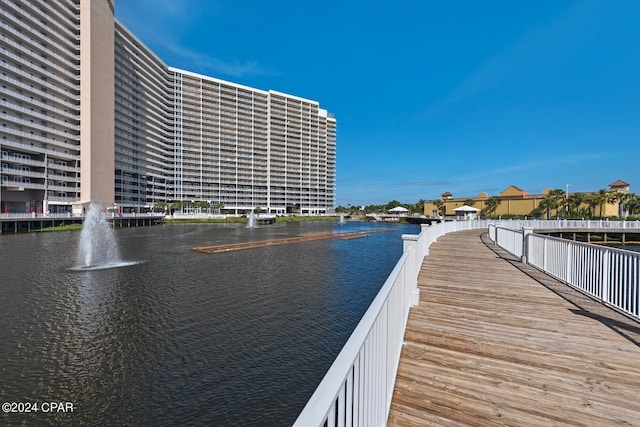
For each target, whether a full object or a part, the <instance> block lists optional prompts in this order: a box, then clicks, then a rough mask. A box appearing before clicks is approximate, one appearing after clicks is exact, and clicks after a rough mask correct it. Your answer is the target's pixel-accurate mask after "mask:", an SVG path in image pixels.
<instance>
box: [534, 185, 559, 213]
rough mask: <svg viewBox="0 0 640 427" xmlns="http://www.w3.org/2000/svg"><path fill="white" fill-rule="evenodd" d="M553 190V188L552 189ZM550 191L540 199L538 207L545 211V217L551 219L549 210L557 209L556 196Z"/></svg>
mask: <svg viewBox="0 0 640 427" xmlns="http://www.w3.org/2000/svg"><path fill="white" fill-rule="evenodd" d="M554 191H555V190H554ZM551 193H552V191H551V192H549V193H547V195H546V196H544V199H542V200H541V201H540V204H539V205H538V209H544V210H546V212H547V219H551V211H552V210H553V209H555V210H556V212H557V211H558V206H559V203H558V197H557V195H555V194H551Z"/></svg>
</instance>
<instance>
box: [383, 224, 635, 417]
mask: <svg viewBox="0 0 640 427" xmlns="http://www.w3.org/2000/svg"><path fill="white" fill-rule="evenodd" d="M481 233H482V232H481V231H476V230H473V231H464V232H458V233H452V234H448V235H446V236H443V237H441V238H440V239H439V241H438V242H436V243H435V244H434V245H432V247H431V248H430V255H429V256H428V257H426V258H425V261H424V263H423V265H422V268H421V271H420V275H419V278H418V282H419V284H418V285H419V287H420V305H419V306H417V307H413V308H412V309H411V312H410V314H409V323H408V326H407V331H406V333H405V341H406V345H405V347H404V348H403V351H402V356H401V360H400V365H399V367H398V375H397V381H396V386H395V390H394V395H393V400H392V404H391V411H390V415H389V419H388V425H389V426H394V427H395V426H424V425H441V426H468V425H473V426H488V425H511V426H549V425H557V426H564V425H566V426H610V425H621V426H640V344H639V343H640V325H639V324H638V323H636V322H634V321H632V320H629V319H627V318H625V317H624V316H622V315H620V314H619V313H616V312H614V311H612V310H610V309H608V308H606V307H604V306H601V305H599V304H597V303H595V302H594V301H592V300H590V299H588V298H586V297H584V296H582V295H581V294H579V293H577V292H575V291H572V290H570V289H567V287H566V286H565V285H562V284H558V283H557V282H556V283H555V284H553V285H549V284H548V283H546V281H547V280H552V279H549V278H546V279H544V278H542V279H541V278H540V277H536V276H537V275H536V274H532V273H531V272H529V273H528V274H525V272H523V271H522V268H517V267H518V265H517V263H515V262H514V261H513V260H510V259H509V257H508V256H506V255H504V253H501V251H499V250H493V248H491V247H488V246H487V245H485V243H483V241H482V240H481V239H480V234H481ZM544 277H546V276H544ZM554 282H555V281H554ZM556 286H557V288H556ZM572 292H573V294H572Z"/></svg>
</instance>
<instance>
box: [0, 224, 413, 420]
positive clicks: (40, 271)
mask: <svg viewBox="0 0 640 427" xmlns="http://www.w3.org/2000/svg"><path fill="white" fill-rule="evenodd" d="M374 227H390V228H392V231H391V232H386V233H373V234H371V235H369V237H367V238H363V239H356V240H324V241H316V242H308V243H300V244H295V245H286V246H278V247H272V248H263V249H254V250H246V251H238V252H231V253H225V254H217V255H210V254H203V253H199V252H194V251H191V250H190V248H191V247H195V246H204V245H214V244H218V243H227V242H236V241H249V240H262V239H267V238H278V237H285V236H290V235H296V234H299V233H311V232H324V231H334V230H335V231H351V230H356V229H363V228H374ZM418 232H419V228H418V227H417V226H411V225H393V226H390V225H377V224H364V223H347V224H345V225H338V224H333V223H295V224H286V225H280V224H277V225H273V226H265V227H261V228H258V229H246V228H244V226H239V225H234V226H218V225H214V226H212V225H162V226H154V227H141V228H131V229H118V230H116V235H117V240H118V243H119V245H120V252H121V256H122V258H123V259H125V260H129V261H139V263H137V264H135V265H132V266H129V267H123V268H118V269H111V270H100V271H89V272H74V271H71V270H70V268H71V267H72V266H73V265H74V263H75V260H76V253H77V247H78V237H79V232H57V233H32V234H21V235H7V234H4V235H2V236H0V291H1V292H2V298H1V299H0V342H1V344H0V402H7V401H9V402H37V403H42V402H51V401H55V402H59V401H62V402H72V403H73V404H74V412H73V413H71V414H69V413H67V414H64V413H58V414H52V413H46V414H45V413H42V412H40V413H35V414H34V413H32V414H24V415H20V414H2V415H0V417H2V418H1V424H3V425H18V424H27V425H54V424H55V425H60V424H65V425H105V424H107V425H109V424H111V425H113V424H116V425H123V424H127V425H131V424H134V425H135V424H143V425H290V424H291V423H292V422H293V421H294V420H295V418H296V416H297V414H298V413H299V412H300V410H301V409H302V407H303V406H304V404H305V403H306V401H307V400H308V398H309V397H310V395H311V394H312V393H313V391H314V390H315V388H316V386H317V384H318V382H319V381H320V379H321V378H322V377H323V375H324V373H325V372H326V370H327V369H328V368H329V366H330V365H331V363H332V361H333V359H334V358H335V356H336V355H337V353H338V351H339V350H340V349H341V347H342V345H343V344H344V342H345V341H346V339H347V338H348V336H349V334H350V333H351V331H352V330H353V328H354V327H355V325H356V324H357V322H358V320H359V319H360V317H361V316H362V314H363V313H364V311H365V310H366V308H367V307H368V305H369V303H370V302H371V300H372V299H373V297H374V296H375V294H376V293H377V291H378V290H379V288H380V286H381V285H382V284H383V282H384V280H385V279H386V277H387V276H388V274H389V273H390V272H391V270H392V268H393V266H394V265H395V263H396V262H397V260H398V258H399V257H400V255H401V252H402V240H401V238H400V235H401V234H405V233H413V234H415V233H418Z"/></svg>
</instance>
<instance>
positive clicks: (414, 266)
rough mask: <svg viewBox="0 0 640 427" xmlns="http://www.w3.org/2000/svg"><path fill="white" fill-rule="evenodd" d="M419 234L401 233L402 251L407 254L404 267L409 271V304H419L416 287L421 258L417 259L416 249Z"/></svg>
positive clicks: (417, 252) (418, 290) (418, 294)
mask: <svg viewBox="0 0 640 427" xmlns="http://www.w3.org/2000/svg"><path fill="white" fill-rule="evenodd" d="M419 237H420V236H419V235H415V234H403V235H402V252H403V253H406V254H408V255H409V258H408V262H407V265H406V268H407V269H408V272H409V277H410V281H411V282H410V284H409V288H410V289H411V305H412V306H414V305H418V304H420V289H418V273H419V272H420V266H421V264H422V260H421V259H419V258H420V257H419V256H418V255H419V251H418V238H419Z"/></svg>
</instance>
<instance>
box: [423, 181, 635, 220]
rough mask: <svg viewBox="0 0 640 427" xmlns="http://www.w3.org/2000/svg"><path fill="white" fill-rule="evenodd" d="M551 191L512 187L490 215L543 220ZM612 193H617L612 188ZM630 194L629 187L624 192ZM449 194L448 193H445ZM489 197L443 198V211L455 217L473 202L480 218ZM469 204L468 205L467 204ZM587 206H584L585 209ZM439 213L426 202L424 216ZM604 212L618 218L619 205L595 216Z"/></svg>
mask: <svg viewBox="0 0 640 427" xmlns="http://www.w3.org/2000/svg"><path fill="white" fill-rule="evenodd" d="M549 191H551V190H550V189H547V190H544V191H543V192H542V194H535V195H529V194H528V193H527V192H526V191H524V190H521V189H520V188H518V187H516V186H514V185H511V186H509V187H507V188H506V189H505V190H503V191H502V192H501V193H500V194H499V195H498V197H500V199H501V202H500V204H499V205H498V206H497V207H496V209H495V211H494V212H492V213H491V214H490V216H492V217H497V216H508V215H517V216H529V217H534V216H539V217H542V218H546V215H547V213H546V211H545V210H540V209H539V208H538V207H539V206H540V202H541V201H542V200H543V199H544V197H545V196H546V195H547V194H548V192H549ZM610 191H616V190H615V189H613V188H611V190H610ZM623 191H626V192H628V191H629V189H628V187H627V188H626V189H625V190H623ZM445 194H448V193H445ZM487 199H488V196H487V194H486V193H480V194H479V195H478V196H476V197H464V198H463V197H456V198H453V197H443V199H441V200H442V201H443V202H444V206H443V209H442V210H443V211H444V213H445V215H446V216H453V215H454V209H455V208H458V207H460V206H463V205H464V204H465V202H468V201H470V200H471V201H473V204H471V206H472V207H474V208H478V209H480V211H479V213H478V216H484V215H486V213H485V209H486V206H487V204H486V203H487ZM466 204H468V203H466ZM586 206H587V205H586V204H584V205H583V207H586ZM562 209H563V207H560V208H559V209H552V210H551V211H550V216H551V218H555V217H557V216H558V211H560V212H561V211H562ZM437 212H438V207H437V206H436V204H435V203H433V202H426V203H425V204H424V214H425V215H426V216H429V217H436V216H437ZM601 212H602V216H603V217H608V216H618V215H619V214H620V212H619V205H618V203H605V204H603V205H602V206H598V207H596V208H595V215H596V216H600V215H601Z"/></svg>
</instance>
